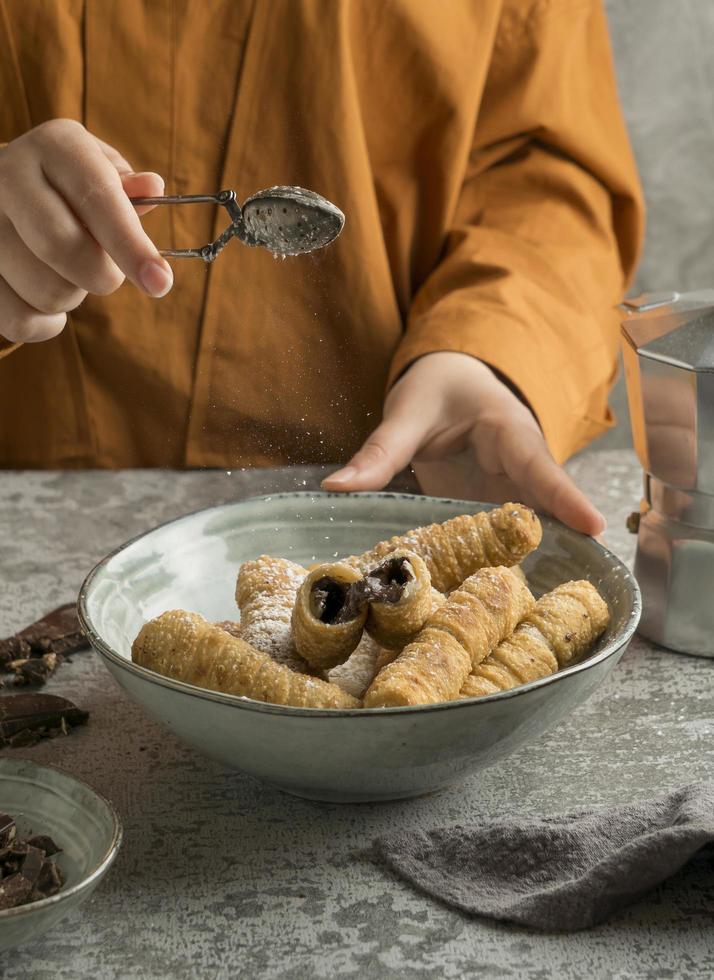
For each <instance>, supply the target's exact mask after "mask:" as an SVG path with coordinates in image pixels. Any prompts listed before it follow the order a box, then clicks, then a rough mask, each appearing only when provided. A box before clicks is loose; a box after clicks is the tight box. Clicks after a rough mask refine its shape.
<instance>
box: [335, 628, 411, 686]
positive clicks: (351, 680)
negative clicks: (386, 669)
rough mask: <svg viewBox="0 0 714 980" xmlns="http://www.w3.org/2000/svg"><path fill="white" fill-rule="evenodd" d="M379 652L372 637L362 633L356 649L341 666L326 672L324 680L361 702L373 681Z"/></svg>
mask: <svg viewBox="0 0 714 980" xmlns="http://www.w3.org/2000/svg"><path fill="white" fill-rule="evenodd" d="M381 652H382V651H381V649H380V647H379V645H378V644H377V643H376V642H375V641H374V640H373V639H372V637H371V636H369V635H368V634H367V633H364V634H363V635H362V639H361V640H360V642H359V645H358V647H357V649H356V650H355V651H354V652H353V653H351V654H350V656H349V658H348V659H347V660H346V661H345V662H344V663H343V664H339V665H338V666H337V667H333V668H332V670H328V671H326V672H325V679H326V680H328V681H329V682H330V683H331V684H336V685H337V687H339V688H341V689H342V690H343V691H345V693H347V694H351V695H352V697H353V698H357V699H358V700H360V701H361V700H362V698H363V697H364V692H365V691H366V690H367V688H368V687H369V685H370V684H371V683H372V681H373V680H374V675H375V674H376V672H377V658H378V657H379V655H380V653H381ZM395 656H396V654H395Z"/></svg>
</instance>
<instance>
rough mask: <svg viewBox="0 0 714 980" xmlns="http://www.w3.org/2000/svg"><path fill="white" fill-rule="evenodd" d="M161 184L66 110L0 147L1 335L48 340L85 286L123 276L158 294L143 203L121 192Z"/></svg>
mask: <svg viewBox="0 0 714 980" xmlns="http://www.w3.org/2000/svg"><path fill="white" fill-rule="evenodd" d="M163 188H164V183H163V180H162V178H161V177H160V176H159V175H158V174H154V173H133V172H132V169H131V167H130V166H129V164H128V163H127V161H126V160H125V159H124V158H123V157H122V156H121V154H119V153H118V152H117V151H116V150H115V149H113V148H112V147H111V146H108V145H107V144H106V143H103V142H102V141H101V140H99V139H97V138H96V137H95V136H92V134H91V133H89V132H87V130H86V129H85V128H84V126H82V124H81V123H78V122H75V121H74V120H72V119H53V120H51V121H50V122H46V123H43V124H42V125H41V126H37V127H36V128H35V129H31V130H30V131H29V132H27V133H25V134H24V135H23V136H20V137H18V139H16V140H13V141H12V143H8V145H7V146H5V147H3V148H2V149H0V337H4V338H6V339H7V340H10V341H22V342H25V343H27V342H33V341H38V340H48V339H49V338H50V337H54V336H56V335H57V334H58V333H60V331H61V330H62V328H63V327H64V325H65V323H66V322H67V313H68V312H69V311H70V310H73V309H75V308H76V307H77V306H79V304H80V303H81V302H82V300H83V299H84V298H85V296H86V295H87V293H96V294H99V295H102V296H104V295H107V294H108V293H112V292H114V290H115V289H118V288H119V286H120V285H121V284H122V282H123V281H124V278H125V277H126V278H128V279H130V280H131V281H132V282H133V283H134V284H135V285H136V286H138V287H139V288H140V289H142V290H143V291H144V292H145V293H148V295H149V296H156V297H159V296H164V295H166V293H167V292H168V291H169V290H170V289H171V286H172V284H173V275H172V272H171V266H170V265H169V264H168V262H166V260H165V259H163V258H162V257H161V255H160V254H159V252H158V250H157V249H156V246H155V245H154V244H153V243H152V241H151V239H150V238H149V237H148V236H147V235H146V233H145V232H144V229H143V228H142V226H141V221H140V220H139V213H144V212H145V211H148V210H150V208H141V209H135V208H134V207H133V206H132V204H131V203H130V201H129V198H130V197H157V196H159V195H161V194H162V193H163Z"/></svg>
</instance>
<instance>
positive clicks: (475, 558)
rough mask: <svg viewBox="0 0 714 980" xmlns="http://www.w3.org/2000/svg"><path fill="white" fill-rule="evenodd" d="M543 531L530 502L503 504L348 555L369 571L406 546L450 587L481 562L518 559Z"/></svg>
mask: <svg viewBox="0 0 714 980" xmlns="http://www.w3.org/2000/svg"><path fill="white" fill-rule="evenodd" d="M541 536H542V528H541V525H540V521H539V520H538V518H537V516H536V515H535V514H534V512H533V511H532V510H531V509H530V508H529V507H526V506H524V505H523V504H504V505H503V506H502V507H497V508H495V509H494V510H489V511H480V512H479V513H478V514H464V515H462V516H461V517H454V518H452V519H451V520H449V521H446V522H445V523H443V524H430V525H428V526H427V527H420V528H416V529H415V530H414V531H408V532H407V533H406V534H402V535H398V536H397V537H394V538H390V539H389V541H382V542H380V543H379V544H378V545H376V546H375V547H374V548H372V549H371V550H370V551H367V552H365V553H364V554H363V555H358V556H353V557H351V558H348V559H346V561H347V562H348V563H349V564H351V565H355V566H356V567H357V568H360V569H362V571H365V570H367V569H369V568H372V567H373V566H374V565H375V564H376V563H377V562H379V561H380V560H381V559H382V558H384V557H386V556H387V555H388V554H389V553H390V552H392V551H395V550H396V549H397V548H407V549H408V550H409V551H411V552H413V553H414V554H417V555H419V556H420V557H421V558H423V559H424V561H425V562H426V566H427V568H428V569H429V574H430V575H431V584H432V585H433V586H434V588H436V589H438V590H439V592H450V591H451V590H452V589H455V588H457V587H458V586H460V585H461V583H462V582H463V581H464V580H465V579H466V578H468V577H469V575H473V573H474V572H476V571H478V569H480V568H488V567H496V566H501V565H505V566H509V567H510V566H511V565H517V564H518V563H519V562H521V561H522V560H523V559H524V558H525V557H526V555H528V554H530V553H531V551H534V550H535V549H536V548H537V547H538V545H539V544H540V540H541Z"/></svg>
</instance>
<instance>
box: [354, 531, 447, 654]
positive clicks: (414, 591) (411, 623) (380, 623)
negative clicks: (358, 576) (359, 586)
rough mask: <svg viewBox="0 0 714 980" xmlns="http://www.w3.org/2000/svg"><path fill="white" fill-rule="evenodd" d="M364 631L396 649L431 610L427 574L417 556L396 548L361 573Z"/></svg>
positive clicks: (424, 566)
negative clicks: (365, 607)
mask: <svg viewBox="0 0 714 980" xmlns="http://www.w3.org/2000/svg"><path fill="white" fill-rule="evenodd" d="M364 579H365V587H366V592H367V596H368V598H369V612H368V613H367V623H366V629H367V632H368V633H369V635H370V636H371V637H373V639H375V640H376V641H377V643H378V644H379V645H380V646H382V647H387V648H389V649H392V650H394V649H397V650H400V649H401V648H402V647H404V646H405V645H406V644H407V643H408V642H409V641H410V640H413V639H414V637H415V636H416V634H417V633H418V632H419V630H420V629H421V628H422V626H423V625H424V623H425V622H426V618H427V616H428V615H429V613H430V612H431V604H432V600H431V576H430V575H429V569H428V568H427V567H426V563H425V562H424V560H423V558H420V557H419V555H415V554H412V552H410V551H407V550H406V548H396V549H395V550H394V551H392V552H391V553H390V554H389V555H387V557H386V558H383V559H382V560H381V561H380V562H378V563H377V564H376V565H375V566H374V567H373V568H370V569H368V570H367V571H366V572H365V576H364Z"/></svg>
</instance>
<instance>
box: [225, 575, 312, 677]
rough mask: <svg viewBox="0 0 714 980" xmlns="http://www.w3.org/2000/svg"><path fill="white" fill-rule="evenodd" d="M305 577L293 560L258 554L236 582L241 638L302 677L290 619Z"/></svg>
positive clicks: (301, 662)
mask: <svg viewBox="0 0 714 980" xmlns="http://www.w3.org/2000/svg"><path fill="white" fill-rule="evenodd" d="M306 575H307V572H306V571H305V569H304V568H303V567H302V565H298V564H296V563H295V562H294V561H288V559H287V558H271V557H270V556H269V555H261V556H260V557H259V558H255V559H254V560H253V561H246V562H243V564H242V565H241V567H240V568H239V570H238V578H237V581H236V603H237V604H238V608H239V609H240V636H241V639H243V640H245V642H246V643H250V645H251V646H253V647H255V649H256V650H262V651H263V653H267V654H268V655H269V656H270V657H272V658H273V660H274V661H275V662H276V663H279V664H284V665H285V666H286V667H289V668H290V669H291V670H296V671H298V673H302V674H304V673H307V672H308V666H307V664H306V663H305V661H304V660H303V658H302V657H301V656H300V655H299V654H298V652H297V650H296V649H295V643H294V642H293V635H292V628H291V625H290V620H291V617H292V612H293V607H294V605H295V598H296V596H297V592H298V589H299V588H300V585H301V584H302V581H303V579H304V578H305V576H306Z"/></svg>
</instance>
